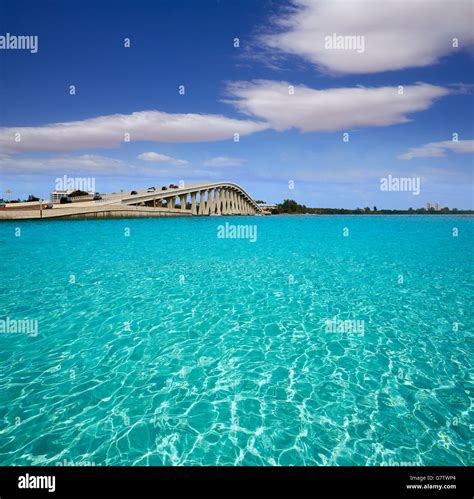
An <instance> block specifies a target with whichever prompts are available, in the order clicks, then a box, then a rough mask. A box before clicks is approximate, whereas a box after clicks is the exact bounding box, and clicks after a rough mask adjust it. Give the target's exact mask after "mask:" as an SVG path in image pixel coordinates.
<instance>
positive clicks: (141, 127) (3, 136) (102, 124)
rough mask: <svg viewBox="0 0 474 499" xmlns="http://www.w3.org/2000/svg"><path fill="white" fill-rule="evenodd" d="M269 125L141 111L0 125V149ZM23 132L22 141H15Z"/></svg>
mask: <svg viewBox="0 0 474 499" xmlns="http://www.w3.org/2000/svg"><path fill="white" fill-rule="evenodd" d="M267 127H268V125H266V124H264V123H259V122H256V121H252V120H238V119H232V118H226V117H225V116H222V115H212V114H170V113H163V112H160V111H140V112H136V113H132V114H113V115H109V116H99V117H97V118H91V119H86V120H82V121H70V122H65V123H52V124H48V125H44V126H38V127H9V128H0V152H4V153H13V152H25V151H49V152H68V151H75V150H79V149H110V148H115V147H119V145H120V144H123V143H124V142H125V141H126V135H125V134H129V139H130V141H131V142H136V141H152V142H170V143H173V142H186V143H191V142H212V141H219V140H232V139H233V137H234V134H235V133H239V134H240V135H241V136H245V135H249V134H252V133H255V132H259V131H261V130H265V129H266V128H267ZM18 133H19V134H20V136H19V137H20V139H21V141H19V142H18V141H15V139H16V138H17V137H18V136H17V135H16V134H18Z"/></svg>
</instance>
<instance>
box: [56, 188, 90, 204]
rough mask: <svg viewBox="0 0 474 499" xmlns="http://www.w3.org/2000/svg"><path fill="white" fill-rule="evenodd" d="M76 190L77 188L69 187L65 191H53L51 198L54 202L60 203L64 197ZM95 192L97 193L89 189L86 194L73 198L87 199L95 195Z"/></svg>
mask: <svg viewBox="0 0 474 499" xmlns="http://www.w3.org/2000/svg"><path fill="white" fill-rule="evenodd" d="M75 190H77V189H67V190H65V191H53V192H51V193H50V195H49V199H50V200H51V202H52V203H59V202H60V201H61V198H62V197H64V196H69V195H70V194H72V193H73V192H74V191H75ZM94 194H95V192H90V191H89V192H88V194H87V195H85V196H79V197H74V198H72V199H73V200H74V199H87V198H90V197H91V196H93V195H94Z"/></svg>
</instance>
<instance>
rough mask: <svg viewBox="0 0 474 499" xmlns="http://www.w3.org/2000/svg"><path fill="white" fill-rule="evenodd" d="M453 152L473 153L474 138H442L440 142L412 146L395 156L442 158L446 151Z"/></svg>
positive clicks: (400, 157) (405, 157)
mask: <svg viewBox="0 0 474 499" xmlns="http://www.w3.org/2000/svg"><path fill="white" fill-rule="evenodd" d="M448 151H449V152H454V153H457V154H469V153H470V154H473V153H474V140H458V141H457V142H455V141H453V140H443V141H441V142H430V143H429V144H424V145H422V146H421V147H412V148H411V149H409V150H408V151H407V152H406V153H404V154H400V156H397V158H398V159H405V160H407V159H413V158H442V157H444V156H446V152H448Z"/></svg>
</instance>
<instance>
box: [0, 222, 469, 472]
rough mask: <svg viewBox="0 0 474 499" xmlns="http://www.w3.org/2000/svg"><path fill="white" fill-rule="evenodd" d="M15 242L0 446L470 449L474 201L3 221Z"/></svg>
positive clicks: (8, 455)
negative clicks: (446, 206)
mask: <svg viewBox="0 0 474 499" xmlns="http://www.w3.org/2000/svg"><path fill="white" fill-rule="evenodd" d="M225 223H228V224H231V225H232V224H234V225H243V224H244V225H245V224H250V225H251V226H254V225H255V226H256V230H257V233H256V236H257V237H256V240H255V241H254V242H251V241H250V240H249V239H231V238H219V237H218V234H219V230H218V226H219V225H221V224H225ZM17 228H18V229H20V233H18V231H17ZM250 228H251V229H254V227H250ZM127 229H128V230H127ZM345 229H346V230H345ZM454 229H457V233H458V235H457V236H456V237H455V236H453V230H454ZM454 232H456V231H454ZM127 234H128V235H127ZM228 234H229V232H228ZM0 245H1V246H0V247H1V251H2V257H1V259H0V272H1V274H0V276H1V279H0V297H1V307H0V319H3V324H4V326H3V327H4V328H5V327H7V329H8V328H10V329H9V332H3V333H2V334H0V465H12V464H15V465H56V464H58V463H61V464H64V463H68V464H76V465H80V464H87V463H89V464H92V463H93V464H95V465H98V466H101V465H277V464H278V465H397V464H414V465H416V464H422V465H468V464H471V465H472V464H473V450H472V448H473V436H474V432H473V430H474V428H473V427H472V423H473V419H472V394H473V392H472V388H473V384H472V381H473V377H472V373H473V371H472V359H473V357H474V356H473V344H474V342H473V336H474V335H473V331H474V317H473V303H472V298H473V295H474V272H473V271H474V260H473V251H472V250H473V247H474V218H470V217H461V216H458V217H455V216H425V217H423V216H405V217H404V216H377V217H375V216H365V217H364V216H352V217H349V216H326V217H324V216H320V217H315V216H294V217H292V216H279V217H202V218H200V217H196V218H192V219H130V220H97V221H90V220H77V221H41V222H38V221H32V222H16V223H15V222H3V223H1V224H0ZM18 320H29V321H32V322H28V326H29V327H30V329H29V330H28V331H29V334H27V333H28V331H27V332H26V333H25V332H23V333H18V332H16V333H15V332H12V331H11V329H12V327H13V326H12V321H18ZM8 321H9V322H8ZM34 321H37V322H36V323H35V322H34ZM344 321H345V322H344ZM7 324H8V326H6V325H7ZM23 324H24V326H25V324H26V323H23ZM34 324H37V326H38V330H37V334H35V328H34ZM25 327H26V326H25ZM470 425H471V427H470ZM470 428H473V429H472V430H471V429H470Z"/></svg>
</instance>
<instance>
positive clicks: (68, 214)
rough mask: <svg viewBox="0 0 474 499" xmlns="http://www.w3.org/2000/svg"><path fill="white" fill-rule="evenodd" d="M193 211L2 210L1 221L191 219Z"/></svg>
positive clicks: (108, 208)
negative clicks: (139, 218) (138, 218)
mask: <svg viewBox="0 0 474 499" xmlns="http://www.w3.org/2000/svg"><path fill="white" fill-rule="evenodd" d="M190 216H192V214H191V211H189V210H181V209H168V208H151V207H146V206H128V205H108V206H107V205H98V206H88V207H79V206H77V207H76V206H74V207H73V206H71V207H67V208H51V209H44V210H41V211H40V210H39V209H36V210H15V209H11V208H10V209H8V208H7V209H6V208H3V209H0V220H40V219H58V218H59V219H77V218H137V217H141V218H147V217H190Z"/></svg>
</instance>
